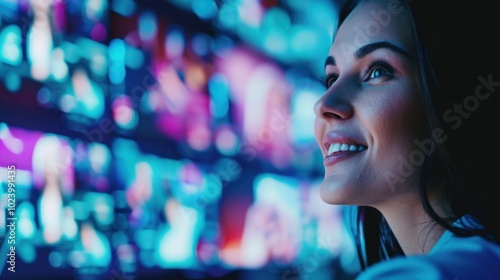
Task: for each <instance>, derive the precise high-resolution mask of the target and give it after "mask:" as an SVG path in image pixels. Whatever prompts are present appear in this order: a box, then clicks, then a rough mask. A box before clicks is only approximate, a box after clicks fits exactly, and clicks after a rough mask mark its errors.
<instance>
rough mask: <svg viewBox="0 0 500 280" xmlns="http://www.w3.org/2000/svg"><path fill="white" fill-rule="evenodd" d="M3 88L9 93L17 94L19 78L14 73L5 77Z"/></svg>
mask: <svg viewBox="0 0 500 280" xmlns="http://www.w3.org/2000/svg"><path fill="white" fill-rule="evenodd" d="M5 87H6V88H7V90H8V91H10V92H18V91H19V89H20V88H21V77H20V76H19V75H18V74H17V73H14V72H8V73H7V74H6V75H5Z"/></svg>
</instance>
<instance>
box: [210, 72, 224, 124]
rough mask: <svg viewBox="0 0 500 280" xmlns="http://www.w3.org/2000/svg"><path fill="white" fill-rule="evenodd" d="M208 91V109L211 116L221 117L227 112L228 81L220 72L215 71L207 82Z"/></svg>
mask: <svg viewBox="0 0 500 280" xmlns="http://www.w3.org/2000/svg"><path fill="white" fill-rule="evenodd" d="M208 91H209V92H210V99H211V100H210V110H211V112H212V116H214V117H216V118H223V117H225V116H227V114H228V112H229V83H228V81H227V78H226V77H225V76H224V75H223V74H221V73H215V74H214V75H212V77H210V80H209V82H208Z"/></svg>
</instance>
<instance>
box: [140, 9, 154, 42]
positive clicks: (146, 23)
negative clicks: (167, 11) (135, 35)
mask: <svg viewBox="0 0 500 280" xmlns="http://www.w3.org/2000/svg"><path fill="white" fill-rule="evenodd" d="M157 30H158V26H157V24H156V15H155V13H153V12H152V11H145V12H143V13H142V14H141V15H140V17H139V36H140V37H141V39H142V40H143V41H150V40H153V39H154V38H155V37H156V32H157Z"/></svg>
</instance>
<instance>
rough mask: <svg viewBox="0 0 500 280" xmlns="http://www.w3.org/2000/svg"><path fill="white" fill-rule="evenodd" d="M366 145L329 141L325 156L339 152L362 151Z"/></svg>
mask: <svg viewBox="0 0 500 280" xmlns="http://www.w3.org/2000/svg"><path fill="white" fill-rule="evenodd" d="M367 148H368V147H366V146H363V145H353V144H346V143H331V144H330V146H329V147H328V151H327V154H326V155H327V156H331V155H333V154H334V153H339V152H362V151H364V150H366V149H367Z"/></svg>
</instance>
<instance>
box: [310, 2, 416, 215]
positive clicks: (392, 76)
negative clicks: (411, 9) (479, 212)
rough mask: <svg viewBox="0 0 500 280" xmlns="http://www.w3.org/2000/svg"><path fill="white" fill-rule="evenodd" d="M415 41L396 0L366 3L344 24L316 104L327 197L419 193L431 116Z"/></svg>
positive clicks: (375, 202) (367, 199) (380, 199)
mask: <svg viewBox="0 0 500 280" xmlns="http://www.w3.org/2000/svg"><path fill="white" fill-rule="evenodd" d="M413 48H414V42H413V39H412V34H411V28H410V24H409V19H408V12H407V11H406V10H404V8H403V6H402V5H401V4H400V5H396V4H395V2H394V1H390V0H388V1H376V2H373V1H370V2H366V3H362V4H360V5H358V6H357V7H356V8H355V9H354V10H353V11H352V13H351V14H350V15H349V16H348V17H347V19H346V20H345V21H344V22H343V23H342V24H341V26H340V27H339V29H338V31H337V33H336V36H335V40H334V43H333V45H332V47H331V49H330V52H329V56H328V58H327V60H326V64H325V65H326V66H325V73H326V86H327V91H326V92H325V93H324V94H323V96H322V97H321V98H320V99H319V100H318V102H317V103H316V105H315V108H314V110H315V113H316V120H315V126H314V130H315V136H316V140H317V142H318V144H319V146H320V148H321V151H322V154H323V157H324V166H325V178H324V180H323V183H322V186H321V197H322V199H323V200H324V201H325V202H327V203H332V204H352V205H368V206H374V207H382V206H383V205H386V204H387V203H390V202H391V201H393V202H394V201H397V203H402V202H403V201H404V200H401V198H402V197H404V196H406V197H414V194H416V193H417V184H418V176H419V173H420V172H419V170H420V167H421V162H422V160H423V158H418V156H416V155H422V153H415V151H418V149H419V148H418V146H417V145H416V144H415V143H416V141H417V142H418V141H420V142H422V141H423V140H424V139H423V137H422V135H423V133H422V131H423V119H424V116H423V109H422V106H421V103H420V100H419V97H418V93H417V91H416V89H415V84H414V82H413V79H412V67H411V63H410V56H411V54H412V52H414V49H413ZM412 152H413V153H412ZM408 195H410V196H408ZM397 197H398V199H395V198H397ZM403 203H404V202H403Z"/></svg>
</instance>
